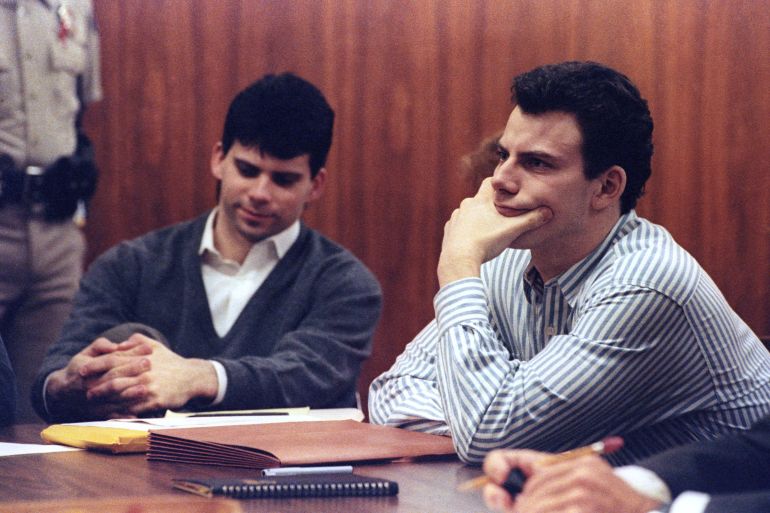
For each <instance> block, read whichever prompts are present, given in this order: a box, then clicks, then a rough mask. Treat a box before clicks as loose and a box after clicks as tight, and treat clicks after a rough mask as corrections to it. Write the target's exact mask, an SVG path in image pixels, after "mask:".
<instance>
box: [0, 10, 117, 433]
mask: <svg viewBox="0 0 770 513" xmlns="http://www.w3.org/2000/svg"><path fill="white" fill-rule="evenodd" d="M101 96H102V91H101V84H100V73H99V40H98V33H97V30H96V25H95V23H94V18H93V7H92V4H91V1H90V0H0V262H1V264H0V333H2V336H3V338H4V339H5V342H6V346H7V349H8V353H9V356H10V359H11V363H12V364H13V367H14V370H15V372H16V376H17V381H18V385H19V396H20V400H19V410H18V415H17V419H18V420H22V421H23V420H27V421H28V420H33V419H36V418H37V417H36V416H35V414H34V412H33V410H32V408H31V406H30V404H29V388H30V384H31V382H32V380H33V378H34V376H35V373H36V371H37V369H38V367H39V365H40V362H41V361H42V358H43V355H44V354H45V351H46V349H47V347H48V345H49V344H50V343H52V342H53V341H54V340H55V339H56V337H58V335H59V331H60V329H61V327H62V324H63V323H64V321H65V320H66V318H67V316H68V315H69V312H70V309H71V301H72V297H73V295H74V293H75V291H76V290H77V285H78V281H79V279H80V276H81V273H82V267H83V256H84V252H85V243H84V240H83V236H82V234H81V232H80V230H79V229H78V227H77V226H76V224H75V223H74V222H73V213H74V212H75V210H76V207H77V206H78V205H81V206H82V205H83V204H84V201H85V200H87V199H88V198H89V197H90V196H91V194H92V193H93V191H94V188H95V184H96V169H95V167H94V166H93V163H92V160H91V158H90V155H89V153H90V151H89V150H90V145H88V144H87V139H85V138H84V137H83V136H79V131H78V130H77V129H76V121H77V119H78V116H79V114H80V113H81V111H82V106H83V104H84V103H88V102H92V101H96V100H99V99H100V98H101ZM79 141H80V144H79Z"/></svg>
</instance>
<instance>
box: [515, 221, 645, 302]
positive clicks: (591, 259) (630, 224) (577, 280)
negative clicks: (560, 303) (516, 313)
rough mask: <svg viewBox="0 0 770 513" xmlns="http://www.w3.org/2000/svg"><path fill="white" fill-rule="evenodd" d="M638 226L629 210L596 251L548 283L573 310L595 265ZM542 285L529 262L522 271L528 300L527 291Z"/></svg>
mask: <svg viewBox="0 0 770 513" xmlns="http://www.w3.org/2000/svg"><path fill="white" fill-rule="evenodd" d="M638 225H639V218H638V217H637V215H636V211H634V210H631V211H630V212H628V213H627V214H624V215H622V216H620V218H619V219H618V221H617V222H616V223H615V226H613V227H612V229H611V230H610V232H609V234H608V235H607V236H606V237H605V238H604V240H603V241H602V243H601V244H599V245H598V246H596V249H594V250H593V251H592V252H591V253H589V254H588V255H587V256H586V257H585V258H583V259H582V260H580V261H579V262H577V263H576V264H575V265H573V266H572V267H570V268H569V269H567V270H566V271H564V272H563V273H561V274H560V275H559V276H557V277H555V278H554V279H553V280H552V281H550V282H549V283H553V282H554V281H555V282H556V284H557V285H558V287H559V289H561V292H562V294H563V295H564V298H565V299H566V300H567V302H568V303H569V305H570V307H573V308H574V306H575V302H576V300H577V296H578V293H579V292H580V287H581V286H582V285H583V282H584V281H585V280H586V278H587V277H588V275H589V274H591V273H592V272H593V270H594V269H595V268H596V265H597V264H598V263H599V262H600V261H601V260H602V259H603V258H604V256H605V255H606V253H607V251H608V250H609V249H610V248H611V247H612V246H613V245H614V244H615V243H616V242H617V241H618V240H619V239H620V238H621V237H624V236H625V235H627V234H628V233H629V232H631V230H633V229H634V228H636V226H638ZM542 283H543V282H542V278H541V277H540V273H539V272H538V271H537V269H535V267H534V265H533V264H532V263H531V262H530V264H529V265H528V266H527V269H526V270H525V271H524V287H525V289H526V290H527V292H528V294H527V297H528V298H529V296H530V293H529V291H530V289H531V288H542V287H543V285H542ZM538 284H539V285H538ZM530 302H531V300H530Z"/></svg>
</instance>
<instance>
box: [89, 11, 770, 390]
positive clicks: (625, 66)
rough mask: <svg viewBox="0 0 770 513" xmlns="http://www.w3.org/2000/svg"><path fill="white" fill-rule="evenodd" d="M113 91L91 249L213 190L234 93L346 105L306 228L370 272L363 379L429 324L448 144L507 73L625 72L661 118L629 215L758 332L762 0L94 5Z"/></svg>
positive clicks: (494, 116)
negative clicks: (294, 94)
mask: <svg viewBox="0 0 770 513" xmlns="http://www.w3.org/2000/svg"><path fill="white" fill-rule="evenodd" d="M95 4H96V9H97V17H98V21H99V25H100V28H101V33H102V54H103V68H104V88H105V100H104V101H103V102H101V103H100V104H98V105H95V106H94V107H93V108H92V109H91V110H90V111H89V113H88V116H87V120H86V121H87V127H88V129H89V131H90V133H91V134H92V136H93V139H94V142H95V144H96V148H97V156H98V158H99V162H100V165H101V168H102V180H101V183H100V187H99V191H98V192H97V195H96V198H95V200H94V202H93V205H92V213H93V216H92V220H91V222H90V223H89V226H88V228H87V230H88V238H89V243H90V247H91V252H90V258H93V257H94V256H95V255H97V254H99V253H101V252H102V251H104V250H105V249H107V248H108V247H109V246H111V245H113V244H114V243H116V242H118V241H119V240H122V239H124V238H127V237H133V236H136V235H139V234H141V233H144V232H146V231H148V230H150V229H153V228H156V227H158V226H161V225H165V224H169V223H172V222H176V221H179V220H182V219H186V218H188V217H191V216H193V215H195V214H197V213H199V212H202V211H203V210H205V209H207V208H209V207H210V206H212V205H213V203H214V180H213V179H212V178H211V176H210V174H209V168H208V159H209V155H210V152H211V148H212V145H213V144H214V143H215V142H216V140H217V139H218V138H219V137H220V133H221V125H222V122H223V118H224V114H225V111H226V108H227V105H228V103H229V101H230V99H231V98H232V96H233V95H234V94H235V93H236V92H237V91H238V90H240V89H241V88H243V87H244V86H246V85H247V84H248V83H250V82H251V81H253V80H254V79H256V78H258V77H259V76H261V75H262V74H264V73H267V72H280V71H287V70H289V71H294V72H296V73H298V74H300V75H302V76H304V77H305V78H307V79H309V80H311V81H312V82H314V83H315V84H317V85H318V86H319V87H320V88H321V89H322V90H323V91H324V92H325V93H326V95H327V97H328V98H329V101H330V103H331V104H332V105H333V107H334V108H335V110H336V112H337V122H336V127H335V142H334V145H333V147H332V151H331V154H330V156H329V162H328V168H329V171H330V175H329V180H328V183H327V190H326V197H325V198H324V200H322V201H321V202H320V203H319V204H317V205H315V206H313V207H312V208H311V209H309V211H308V212H307V214H306V220H307V222H308V223H309V224H310V225H312V226H314V227H317V228H319V229H320V230H321V231H323V232H325V233H326V234H328V235H329V236H331V237H332V238H334V239H336V240H338V241H339V242H341V243H342V244H344V245H345V246H347V247H349V248H350V249H351V250H352V251H353V252H354V253H356V254H357V255H358V256H359V257H361V258H362V259H363V260H364V262H366V264H367V265H368V266H369V267H370V268H371V269H372V270H373V271H374V272H375V274H376V275H377V276H378V278H379V279H380V281H381V282H382V285H383V289H384V292H385V309H384V312H383V318H382V321H381V324H380V327H379V330H378V333H377V337H376V341H375V350H374V355H373V357H372V358H371V359H370V361H369V362H368V363H367V365H366V367H365V370H364V373H363V375H362V379H361V387H360V388H361V391H362V392H363V393H364V395H365V393H366V389H367V386H368V384H369V382H370V381H371V379H372V378H373V377H374V376H376V375H377V374H379V373H380V372H382V371H383V370H385V369H386V368H387V367H389V366H390V365H391V364H392V362H393V360H394V359H395V357H396V356H397V355H398V354H399V353H400V352H401V351H402V350H403V347H404V345H405V344H406V343H407V342H408V341H409V340H411V338H412V337H413V336H414V335H415V334H416V332H417V331H418V330H419V329H420V328H421V327H422V326H423V325H424V324H425V323H426V322H427V321H428V320H430V319H431V318H432V316H433V313H432V312H433V310H432V304H431V301H432V296H433V294H434V293H435V291H436V279H435V265H436V261H437V258H438V252H439V248H440V244H441V235H442V231H443V223H444V220H445V219H447V218H448V216H449V214H450V213H451V211H452V209H453V208H454V207H455V205H457V203H458V202H459V200H460V199H461V198H462V197H463V196H465V195H467V194H469V193H470V192H471V191H469V190H468V184H467V181H466V180H464V179H463V177H462V176H461V174H460V172H459V166H458V162H459V160H460V157H461V156H462V155H464V154H465V153H467V152H469V151H471V150H472V149H473V148H475V147H476V145H477V143H478V142H479V141H480V140H481V138H483V137H484V136H486V135H489V134H491V133H493V132H494V131H496V130H498V129H499V128H501V127H502V126H503V125H504V123H505V120H506V118H507V115H508V113H509V111H510V102H509V87H510V80H511V78H512V76H513V75H515V74H516V73H519V72H522V71H525V70H527V69H529V68H531V67H533V66H536V65H539V64H543V63H547V62H556V61H562V60H568V59H590V60H596V61H600V62H604V63H606V64H608V65H610V66H613V67H615V68H617V69H619V70H621V71H623V72H624V73H626V74H628V75H629V76H630V77H631V78H632V79H633V80H634V81H635V82H636V83H637V84H638V85H639V87H640V89H641V90H642V92H643V94H644V95H645V96H646V97H647V98H648V100H649V102H650V106H651V109H652V111H653V115H654V117H655V121H656V130H655V143H656V153H655V157H654V171H653V176H652V178H651V180H650V182H649V185H648V194H647V196H646V197H645V198H644V199H643V200H642V202H641V203H640V207H639V210H640V212H641V213H642V214H643V215H646V216H647V217H649V218H651V219H652V220H653V221H655V222H659V223H661V224H663V225H665V226H666V227H667V228H668V229H669V230H670V231H671V232H672V233H673V234H674V236H675V237H676V238H677V239H678V240H679V241H680V242H681V243H682V244H683V246H684V247H685V248H687V249H688V250H689V251H690V252H692V253H693V255H695V257H696V258H697V259H698V260H699V261H700V262H701V263H702V265H703V266H704V268H706V270H707V271H708V272H709V273H710V274H711V275H712V276H713V277H714V279H715V281H716V282H717V284H718V285H719V286H720V287H721V288H722V290H723V291H724V294H725V296H726V297H727V299H728V300H729V301H730V303H731V304H732V305H733V306H734V307H735V309H736V310H737V311H738V312H739V314H740V315H741V316H742V317H743V318H744V319H745V320H746V321H747V322H748V323H749V325H750V326H751V327H752V328H753V329H754V330H755V331H757V332H758V333H764V334H767V333H770V315H769V314H768V308H769V305H770V201H768V199H767V198H768V196H770V173H768V171H767V170H768V169H770V131H768V130H767V120H768V119H770V99H769V98H768V96H767V90H766V84H767V83H770V60H768V59H767V55H768V49H770V31H768V30H767V28H768V26H770V0H697V1H696V0H693V1H688V2H681V1H678V0H660V1H658V0H638V1H635V2H620V1H617V0H511V1H508V0H505V1H503V0H499V1H493V0H487V1H482V0H477V1H474V2H468V1H466V0H445V1H438V0H425V1H419V2H418V1H406V0H368V1H360V0H336V1H332V0H328V1H324V0H286V1H277V0H275V1H274V0H264V1H261V0H216V1H214V0H123V1H121V2H115V1H113V0H95Z"/></svg>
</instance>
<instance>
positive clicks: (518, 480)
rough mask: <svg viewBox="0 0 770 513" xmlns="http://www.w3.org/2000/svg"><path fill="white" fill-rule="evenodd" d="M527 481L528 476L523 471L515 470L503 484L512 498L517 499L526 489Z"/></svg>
mask: <svg viewBox="0 0 770 513" xmlns="http://www.w3.org/2000/svg"><path fill="white" fill-rule="evenodd" d="M526 480H527V476H525V475H524V472H522V471H521V469H518V468H515V469H513V470H511V472H510V474H508V478H507V479H506V480H505V482H504V483H503V488H505V490H506V491H507V492H508V493H510V494H511V497H516V496H517V495H518V494H519V492H521V489H522V488H524V481H526Z"/></svg>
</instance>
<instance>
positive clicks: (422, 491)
mask: <svg viewBox="0 0 770 513" xmlns="http://www.w3.org/2000/svg"><path fill="white" fill-rule="evenodd" d="M44 427H45V426H44V425H34V424H25V425H16V426H10V427H5V428H0V442H16V443H42V441H41V439H40V436H39V433H40V431H41V430H42V429H43V428H44ZM354 471H355V473H356V474H361V475H367V476H374V477H381V478H386V479H391V480H393V481H396V482H398V485H399V493H398V495H397V496H394V497H344V498H342V497H338V498H313V499H309V498H308V499H251V500H242V501H238V502H239V503H240V505H241V507H242V509H243V511H244V512H252V511H254V512H257V511H272V512H277V511H279V512H295V511H302V512H308V511H312V512H330V513H331V512H346V511H351V512H359V511H360V512H374V513H376V512H409V513H415V512H426V513H428V512H447V513H451V512H462V513H473V512H484V511H488V510H487V508H485V506H484V502H483V500H482V498H481V493H480V491H475V492H468V493H461V492H458V491H456V488H457V485H458V484H460V483H462V482H464V481H466V480H468V479H471V478H474V477H477V476H479V475H481V469H479V468H478V467H472V466H468V465H464V464H462V463H460V462H459V461H458V460H457V459H447V458H443V459H438V460H437V459H432V460H426V461H418V462H391V463H367V464H361V465H358V464H356V465H354ZM256 475H257V471H252V470H246V469H235V468H225V467H215V466H208V465H190V464H174V463H162V462H154V461H153V462H150V461H147V460H146V459H145V455H144V454H120V455H112V454H104V453H98V452H93V451H72V452H60V453H47V454H29V455H18V456H6V457H1V458H0V502H8V501H32V500H40V501H45V500H57V499H71V498H120V497H148V496H159V495H165V496H168V495H169V494H170V495H174V494H178V495H179V497H180V499H184V498H186V497H189V496H191V494H189V493H187V492H182V491H178V490H174V489H173V488H171V479H172V478H211V477H232V478H242V477H254V476H256ZM1 505H2V504H0V506H1ZM182 513H194V512H193V511H185V512H182Z"/></svg>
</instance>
